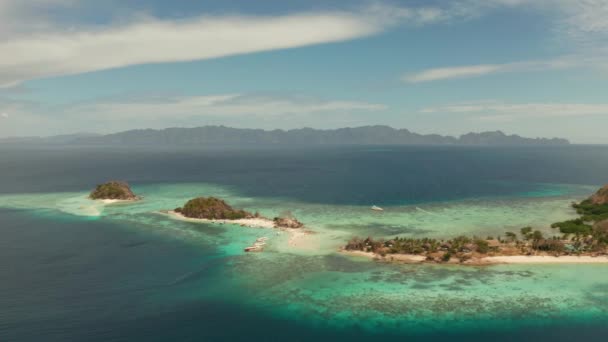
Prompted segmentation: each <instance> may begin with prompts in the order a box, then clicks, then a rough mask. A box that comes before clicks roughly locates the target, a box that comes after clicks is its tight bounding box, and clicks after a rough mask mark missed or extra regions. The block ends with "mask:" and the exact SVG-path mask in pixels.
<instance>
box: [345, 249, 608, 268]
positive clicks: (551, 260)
mask: <svg viewBox="0 0 608 342" xmlns="http://www.w3.org/2000/svg"><path fill="white" fill-rule="evenodd" d="M341 252H342V253H344V254H348V255H352V256H361V257H366V258H370V259H374V260H380V261H387V262H391V261H395V262H403V263H422V262H424V261H426V257H425V256H422V255H413V254H387V255H386V256H384V257H383V256H381V255H378V254H375V253H372V252H363V251H346V250H342V251H341ZM429 263H434V262H432V261H431V262H429ZM446 264H458V265H469V266H476V265H477V266H478V265H496V264H530V265H533V264H608V256H590V255H582V256H575V255H563V256H557V257H556V256H551V255H503V256H487V257H483V258H473V259H469V260H467V261H465V262H463V263H460V262H459V261H458V259H456V258H452V259H451V260H450V261H449V262H447V263H446Z"/></svg>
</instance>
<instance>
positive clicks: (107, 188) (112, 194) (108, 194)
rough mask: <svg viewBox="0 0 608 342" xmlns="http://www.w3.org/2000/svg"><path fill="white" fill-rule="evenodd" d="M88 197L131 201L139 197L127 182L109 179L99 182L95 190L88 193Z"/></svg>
mask: <svg viewBox="0 0 608 342" xmlns="http://www.w3.org/2000/svg"><path fill="white" fill-rule="evenodd" d="M89 198H90V199H100V200H104V199H109V200H124V201H133V200H137V199H139V197H137V196H136V195H135V194H134V193H133V191H132V190H131V188H130V187H129V184H128V183H127V182H122V181H109V182H107V183H104V184H99V185H97V187H95V190H93V191H92V192H91V194H90V195H89Z"/></svg>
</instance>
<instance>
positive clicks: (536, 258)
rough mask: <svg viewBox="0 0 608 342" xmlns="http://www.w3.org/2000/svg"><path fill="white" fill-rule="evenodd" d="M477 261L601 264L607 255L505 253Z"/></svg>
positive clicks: (606, 260)
mask: <svg viewBox="0 0 608 342" xmlns="http://www.w3.org/2000/svg"><path fill="white" fill-rule="evenodd" d="M479 261H480V262H482V263H489V264H602V263H608V256H590V255H582V256H575V255H562V256H558V257H556V256H550V255H530V256H527V255H505V256H490V257H485V258H482V259H480V260H479Z"/></svg>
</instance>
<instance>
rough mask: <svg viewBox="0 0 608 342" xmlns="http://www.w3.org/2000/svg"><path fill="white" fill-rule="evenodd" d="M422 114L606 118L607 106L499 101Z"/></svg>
mask: <svg viewBox="0 0 608 342" xmlns="http://www.w3.org/2000/svg"><path fill="white" fill-rule="evenodd" d="M421 112H422V113H459V114H473V115H474V116H475V118H477V119H479V120H484V121H505V122H506V121H514V120H520V119H528V118H560V117H579V116H590V115H604V116H608V104H604V103H601V104H588V103H520V104H514V103H504V102H499V101H485V102H469V103H458V104H452V105H445V106H436V107H428V108H424V109H422V110H421Z"/></svg>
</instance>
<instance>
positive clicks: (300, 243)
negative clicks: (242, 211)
mask: <svg viewBox="0 0 608 342" xmlns="http://www.w3.org/2000/svg"><path fill="white" fill-rule="evenodd" d="M157 213H159V214H161V215H166V216H169V217H170V218H172V219H175V220H179V221H184V222H193V223H212V224H227V225H234V226H241V227H247V228H258V229H276V230H279V231H281V232H286V233H288V234H289V237H288V239H287V246H288V247H290V248H293V249H303V250H308V249H313V247H314V246H311V245H310V243H311V241H310V239H308V237H309V236H310V235H313V234H314V232H313V231H310V230H307V229H305V228H286V227H278V226H276V224H275V222H274V221H273V220H270V219H267V218H264V217H258V218H250V219H238V220H210V219H198V218H190V217H186V216H184V215H182V214H181V213H178V212H175V211H173V210H168V211H158V212H157ZM277 234H278V233H277Z"/></svg>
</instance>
